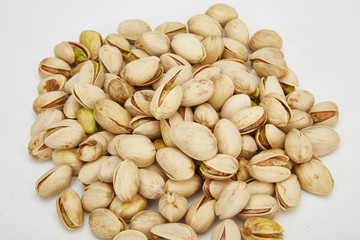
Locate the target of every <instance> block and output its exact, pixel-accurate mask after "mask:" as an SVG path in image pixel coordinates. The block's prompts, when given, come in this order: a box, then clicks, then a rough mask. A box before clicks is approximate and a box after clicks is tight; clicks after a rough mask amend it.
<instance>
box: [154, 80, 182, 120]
mask: <svg viewBox="0 0 360 240" xmlns="http://www.w3.org/2000/svg"><path fill="white" fill-rule="evenodd" d="M182 98H183V90H182V87H181V86H177V85H175V84H173V83H166V82H164V83H163V84H161V85H160V86H159V88H158V89H156V91H155V93H154V96H153V98H152V100H151V103H150V112H151V114H152V115H153V116H154V117H155V118H156V119H158V120H160V119H166V118H169V117H171V116H172V115H174V113H175V112H176V110H177V109H178V108H179V106H180V104H181V102H182Z"/></svg>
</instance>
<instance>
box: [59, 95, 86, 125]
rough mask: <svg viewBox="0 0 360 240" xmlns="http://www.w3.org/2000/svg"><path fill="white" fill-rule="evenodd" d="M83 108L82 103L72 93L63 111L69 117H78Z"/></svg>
mask: <svg viewBox="0 0 360 240" xmlns="http://www.w3.org/2000/svg"><path fill="white" fill-rule="evenodd" d="M81 108H82V106H81V104H80V103H79V102H78V101H77V100H76V98H75V97H74V95H70V97H68V99H67V100H66V102H65V104H64V108H63V112H64V115H65V116H66V117H67V118H71V119H76V118H77V114H78V112H79V110H80V109H81Z"/></svg>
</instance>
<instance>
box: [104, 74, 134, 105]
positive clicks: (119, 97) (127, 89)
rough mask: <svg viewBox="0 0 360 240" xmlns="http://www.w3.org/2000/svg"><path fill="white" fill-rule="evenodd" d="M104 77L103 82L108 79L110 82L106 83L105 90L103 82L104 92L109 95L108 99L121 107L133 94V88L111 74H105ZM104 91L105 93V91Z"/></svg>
mask: <svg viewBox="0 0 360 240" xmlns="http://www.w3.org/2000/svg"><path fill="white" fill-rule="evenodd" d="M105 76H106V77H105V80H106V79H110V82H109V83H108V85H107V88H105V82H104V87H103V89H104V92H105V93H106V92H107V93H109V95H110V98H111V99H112V100H114V101H115V102H117V103H119V104H121V105H123V104H124V103H125V102H126V100H127V99H128V98H129V97H131V96H132V95H133V94H134V93H135V88H134V87H133V86H131V85H130V84H129V83H127V82H126V81H125V80H124V79H121V78H120V77H118V76H116V75H114V74H112V73H106V74H105ZM106 89H107V91H105V90H106Z"/></svg>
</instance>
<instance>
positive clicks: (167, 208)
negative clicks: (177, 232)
mask: <svg viewBox="0 0 360 240" xmlns="http://www.w3.org/2000/svg"><path fill="white" fill-rule="evenodd" d="M158 208H159V212H160V213H161V215H163V216H164V217H165V218H166V219H167V220H168V221H169V222H178V221H179V220H180V219H181V218H182V217H183V216H184V215H185V213H186V210H187V208H188V201H187V200H186V198H185V197H184V196H183V195H181V194H179V193H176V192H174V193H169V192H168V193H166V194H164V195H163V196H162V197H161V198H160V199H159V203H158Z"/></svg>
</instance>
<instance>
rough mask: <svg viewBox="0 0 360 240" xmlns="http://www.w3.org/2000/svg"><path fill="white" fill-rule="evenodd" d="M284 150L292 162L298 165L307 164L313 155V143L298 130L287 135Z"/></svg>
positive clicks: (293, 130)
mask: <svg viewBox="0 0 360 240" xmlns="http://www.w3.org/2000/svg"><path fill="white" fill-rule="evenodd" d="M284 149H285V152H286V154H287V155H288V156H289V158H290V159H291V160H293V161H294V162H296V163H303V162H307V161H309V160H310V159H311V157H312V155H313V151H312V146H311V142H310V141H309V139H307V137H306V136H305V135H304V134H303V133H302V132H301V131H299V130H297V129H296V128H293V129H291V131H290V132H288V134H287V135H286V138H285V144H284Z"/></svg>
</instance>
